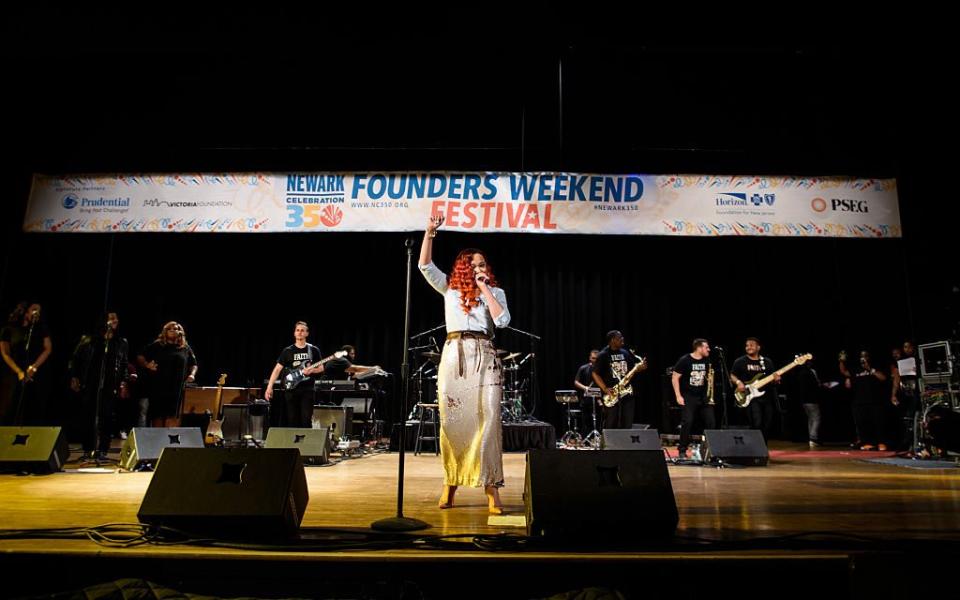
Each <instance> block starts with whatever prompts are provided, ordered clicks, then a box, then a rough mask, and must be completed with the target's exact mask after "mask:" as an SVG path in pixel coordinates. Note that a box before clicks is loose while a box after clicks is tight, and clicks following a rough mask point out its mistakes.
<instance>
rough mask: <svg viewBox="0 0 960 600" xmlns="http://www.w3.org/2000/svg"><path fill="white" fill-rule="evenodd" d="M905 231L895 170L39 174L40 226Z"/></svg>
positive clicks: (36, 228)
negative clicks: (869, 173)
mask: <svg viewBox="0 0 960 600" xmlns="http://www.w3.org/2000/svg"><path fill="white" fill-rule="evenodd" d="M432 213H442V214H443V215H445V216H446V224H445V227H446V228H447V229H451V230H455V231H472V232H523V233H577V234H614V235H671V236H721V235H723V236H728V235H753V236H786V237H857V238H890V237H900V235H901V231H900V211H899V206H898V203H897V184H896V180H894V179H851V178H841V177H756V176H716V175H597V174H579V173H453V172H444V173H399V172H391V173H374V172H370V173H226V174H218V173H197V174H153V175H98V176H49V175H35V176H34V180H33V187H32V189H31V192H30V200H29V204H28V207H27V213H26V218H25V220H24V225H23V227H24V230H25V231H28V232H90V233H108V232H115V233H126V232H144V231H146V232H159V231H169V232H190V233H207V232H217V233H221V232H222V233H251V232H254V233H260V232H262V233H274V232H285V231H291V232H326V231H416V230H422V229H423V227H424V224H425V223H426V222H427V218H428V216H429V215H430V214H432Z"/></svg>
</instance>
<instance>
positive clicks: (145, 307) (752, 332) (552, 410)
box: [5, 231, 946, 427]
mask: <svg viewBox="0 0 960 600" xmlns="http://www.w3.org/2000/svg"><path fill="white" fill-rule="evenodd" d="M412 235H414V237H415V238H416V240H417V247H419V242H420V237H421V235H419V234H417V233H414V234H412ZM406 237H407V234H402V233H393V234H384V233H323V234H275V235H269V234H220V235H217V234H210V235H198V234H192V235H191V234H145V235H116V236H109V235H90V234H84V235H76V234H44V235H23V236H21V238H20V240H19V243H18V244H16V246H15V247H14V249H13V254H12V257H11V258H12V260H11V261H10V263H9V265H8V286H7V287H8V292H7V293H6V294H5V297H7V298H10V299H11V300H13V299H14V298H21V297H22V298H25V299H32V300H35V301H39V302H41V303H42V304H43V305H44V316H45V318H46V320H47V322H48V324H49V326H50V330H51V334H52V338H53V341H54V349H55V350H54V355H53V358H52V360H51V364H50V366H49V368H50V369H51V370H52V371H53V372H54V373H55V374H57V378H58V382H59V385H58V387H57V388H56V389H57V390H58V393H57V394H56V395H55V396H56V397H55V402H54V403H55V404H56V405H58V406H59V407H60V408H59V410H58V413H57V415H56V416H57V417H59V418H66V416H67V415H69V414H70V407H69V405H68V404H69V402H71V401H72V400H71V397H70V395H69V394H68V393H67V391H66V387H65V384H66V377H65V364H66V360H67V359H68V356H69V353H70V351H71V350H72V348H73V346H74V345H75V344H76V342H77V340H78V339H79V337H80V335H82V334H83V333H84V332H87V331H89V330H90V328H92V327H93V326H94V324H95V323H96V321H97V317H98V315H99V313H100V312H101V310H102V308H103V306H104V298H106V305H107V306H108V307H110V308H111V309H114V310H116V311H118V312H119V313H120V318H121V329H122V331H123V334H124V335H125V336H126V337H127V338H128V339H129V340H130V342H131V344H132V347H133V348H141V347H142V346H144V345H145V344H147V343H149V342H150V341H151V340H152V339H154V338H155V337H156V335H157V334H158V333H159V331H160V328H161V325H162V324H163V323H164V322H166V321H167V320H171V319H175V320H177V321H179V322H181V323H183V324H184V325H185V327H186V330H187V336H188V339H189V341H190V343H191V345H192V346H193V347H194V349H195V351H196V353H197V356H198V359H199V362H200V371H199V374H198V381H199V383H200V384H203V385H214V384H215V381H216V378H217V375H218V374H219V373H221V372H225V373H227V374H228V376H229V379H228V381H229V384H231V385H250V386H259V385H260V384H261V383H262V380H263V379H264V378H266V377H267V376H268V375H269V372H270V369H271V368H272V366H273V364H274V360H275V359H276V357H277V355H278V354H279V352H280V350H281V349H282V348H283V347H284V346H285V345H287V344H289V343H291V341H292V332H293V325H294V322H295V321H297V320H301V319H302V320H306V321H307V322H308V323H309V324H310V326H311V338H310V340H311V341H312V342H313V343H316V344H318V345H319V346H320V348H321V350H322V351H323V352H324V354H328V353H330V352H333V351H334V350H336V349H338V348H339V347H340V346H341V345H342V344H346V343H349V344H353V345H355V346H356V347H357V348H358V352H359V357H358V362H360V363H362V364H380V365H382V366H383V367H384V368H386V369H387V370H388V371H390V372H393V373H396V374H398V375H399V373H400V362H401V355H402V339H401V338H402V333H403V331H402V329H403V300H404V274H405V259H406V257H405V248H404V243H403V242H404V239H405V238H406ZM435 241H436V249H435V260H436V262H437V263H438V264H439V265H440V266H441V268H443V269H444V270H449V264H450V262H451V261H452V259H453V257H454V256H455V254H456V253H457V252H458V251H459V249H461V248H463V247H468V246H477V247H479V248H481V249H484V250H485V251H486V252H487V254H488V259H489V260H490V261H491V263H492V265H493V266H494V268H495V270H496V273H497V277H498V279H499V280H500V282H501V285H502V287H503V288H504V289H505V290H506V293H507V299H508V302H509V306H510V311H511V314H512V322H511V325H512V326H514V327H516V328H518V329H521V330H525V331H529V332H532V333H534V334H536V335H539V336H540V337H541V338H542V340H541V341H540V342H538V343H537V344H536V345H535V346H531V343H530V341H529V339H528V338H526V337H525V336H522V335H520V334H517V333H514V332H511V331H501V332H499V333H498V335H497V344H498V346H499V347H500V348H503V349H506V350H511V351H517V352H523V353H524V354H526V353H528V352H535V354H536V358H535V361H536V372H537V375H538V383H539V391H540V394H539V396H538V397H536V398H534V397H533V396H532V394H530V393H529V391H528V393H527V394H525V395H524V399H525V405H526V406H527V408H528V409H529V410H532V411H533V412H534V413H535V414H536V416H538V417H540V418H541V419H543V420H546V421H548V422H552V423H554V424H556V425H557V426H558V427H560V426H562V425H563V421H562V417H563V415H562V413H561V411H560V407H559V405H557V404H556V402H555V401H554V398H553V391H554V390H557V389H569V388H571V387H572V381H573V376H574V374H575V372H576V369H577V367H578V366H579V365H580V364H582V363H583V362H585V359H586V355H587V353H588V352H589V350H590V349H591V348H600V347H602V346H603V344H604V334H605V332H606V331H608V330H609V329H620V330H621V331H623V333H624V335H625V336H626V339H627V344H628V346H629V347H631V348H634V349H635V350H636V351H637V352H638V353H640V354H642V355H644V356H647V357H649V360H650V369H649V370H648V372H647V373H645V374H643V375H641V376H640V377H639V378H638V380H637V382H636V387H637V388H638V391H639V394H640V405H639V407H638V411H637V418H636V421H637V422H643V423H651V424H653V425H654V426H657V427H659V426H661V415H662V410H661V407H662V406H663V405H662V401H663V399H664V397H663V393H662V384H663V381H664V379H663V374H664V372H665V371H666V369H668V368H669V367H670V366H671V365H672V364H673V363H674V362H675V361H676V359H677V358H678V357H679V356H680V355H682V354H683V353H684V352H687V351H689V346H690V342H691V340H692V339H694V338H695V337H706V338H708V339H709V340H710V341H711V342H712V343H713V344H714V345H721V346H723V347H724V348H726V349H727V357H728V359H729V361H731V362H732V360H733V359H734V358H735V357H736V356H739V355H740V354H741V353H742V346H743V340H744V338H745V337H746V336H757V337H759V338H760V339H761V340H762V341H763V343H764V352H765V353H766V354H768V355H770V356H771V357H773V358H774V359H775V360H777V361H779V362H785V361H789V360H790V359H792V358H793V356H794V355H795V354H799V353H805V352H812V353H813V354H814V356H815V357H816V362H817V363H818V364H819V365H820V369H821V375H822V376H824V377H829V375H830V374H831V373H832V372H833V371H834V370H835V366H836V360H835V358H836V355H837V352H838V351H839V350H840V349H847V350H850V351H854V350H856V349H857V348H861V347H867V348H870V349H872V350H873V351H874V353H875V354H876V355H878V356H886V355H887V354H888V351H887V349H888V348H889V347H891V346H893V345H896V344H897V343H898V340H901V339H903V338H906V337H909V336H910V335H911V330H910V321H911V315H910V312H909V311H908V306H909V302H908V297H907V294H906V291H905V290H906V289H907V286H906V282H905V271H904V269H903V266H902V265H903V262H904V246H905V243H904V242H903V241H901V240H817V239H770V240H757V239H743V238H724V239H700V238H663V237H632V236H548V235H519V234H513V235H505V234H488V235H465V234H460V233H454V232H448V231H442V232H441V234H440V235H439V236H438V237H437V238H436V240H435ZM111 245H112V261H110V257H111ZM414 259H416V256H415V257H414ZM108 261H110V262H111V269H110V273H109V278H108V277H107V264H108ZM413 274H414V280H413V295H412V319H411V328H412V331H413V332H417V331H422V330H426V329H429V328H431V327H433V326H435V325H438V324H442V323H443V314H442V301H441V297H440V296H439V295H438V294H436V293H435V292H434V291H433V290H432V289H431V288H429V287H428V286H427V284H426V283H425V282H424V280H423V278H422V277H421V276H420V274H419V272H418V271H417V270H416V267H415V266H414V273H413ZM6 304H7V305H12V304H13V302H10V301H8V302H7V303H6ZM930 325H931V328H930V330H929V331H930V335H931V336H932V337H934V338H935V337H937V335H936V332H937V327H936V323H931V324H930ZM943 325H944V326H945V325H946V324H945V323H944V324H943ZM940 331H943V330H942V329H941V330H940ZM441 336H442V333H440V334H439V335H437V338H438V341H440V342H441V343H442V337H441ZM924 339H927V338H924ZM714 356H715V357H716V356H717V355H716V354H715V355H714ZM531 362H533V361H532V360H531V361H528V362H527V364H526V365H525V366H524V368H523V369H522V370H521V373H520V375H521V379H524V378H528V377H529V369H528V368H527V367H529V366H530V364H531ZM413 366H414V367H416V366H417V364H416V363H414V364H413ZM530 387H532V385H531V386H530ZM528 389H529V388H528ZM397 391H398V390H393V392H394V393H393V394H392V396H391V403H392V407H390V408H389V409H387V408H386V407H385V410H384V416H385V417H386V418H387V419H388V420H393V419H395V418H396V416H397V415H396V408H395V407H396V406H397V404H396V402H397V401H398V398H397V395H396V392H397ZM718 400H719V397H718ZM738 419H739V417H738V416H737V415H733V416H732V417H731V420H732V421H733V422H737V420H738Z"/></svg>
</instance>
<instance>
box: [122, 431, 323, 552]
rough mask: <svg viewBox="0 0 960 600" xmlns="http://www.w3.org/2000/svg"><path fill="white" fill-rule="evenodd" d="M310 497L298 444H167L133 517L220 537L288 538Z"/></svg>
mask: <svg viewBox="0 0 960 600" xmlns="http://www.w3.org/2000/svg"><path fill="white" fill-rule="evenodd" d="M308 500H309V494H308V492H307V479H306V476H305V474H304V472H303V461H302V459H301V458H300V451H299V450H297V449H293V448H202V449H201V448H167V449H165V451H164V453H163V460H162V461H161V462H160V464H159V465H157V470H156V472H155V473H154V474H153V479H152V480H151V481H150V486H149V487H148V488H147V492H146V494H144V497H143V502H142V503H141V505H140V511H139V512H138V513H137V516H138V517H139V519H140V521H141V522H142V523H147V524H152V525H162V526H167V527H172V528H174V529H179V530H183V531H188V532H196V533H201V534H205V535H211V536H215V537H220V538H231V539H238V538H289V537H292V536H294V535H295V534H296V532H297V530H298V529H299V528H300V522H301V521H302V520H303V514H304V512H305V511H306V508H307V502H308Z"/></svg>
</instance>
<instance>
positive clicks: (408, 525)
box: [370, 238, 439, 531]
mask: <svg viewBox="0 0 960 600" xmlns="http://www.w3.org/2000/svg"><path fill="white" fill-rule="evenodd" d="M413 243H414V242H413V238H407V239H406V240H404V245H405V246H406V247H407V296H406V299H405V301H404V315H403V364H402V365H401V366H400V378H401V379H402V381H403V383H402V385H403V405H401V407H400V410H399V411H398V413H397V414H399V415H400V435H399V438H400V460H399V461H398V463H397V516H395V517H388V518H385V519H380V520H377V521H374V522H373V523H371V524H370V528H371V529H375V530H377V531H416V530H418V529H426V528H427V527H429V526H430V525H428V524H427V523H425V522H423V521H421V520H419V519H413V518H410V517H404V516H403V467H404V460H405V457H406V448H407V436H406V433H407V420H406V419H405V418H404V411H405V409H406V407H407V405H408V403H409V400H410V358H409V356H408V355H409V352H408V348H409V347H410V272H411V269H412V266H411V265H412V263H413ZM434 329H439V327H435V328H434ZM430 331H433V329H432V330H430Z"/></svg>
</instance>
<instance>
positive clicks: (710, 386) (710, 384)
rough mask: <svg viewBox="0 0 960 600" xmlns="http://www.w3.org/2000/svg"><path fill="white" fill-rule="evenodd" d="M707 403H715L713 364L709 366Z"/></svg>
mask: <svg viewBox="0 0 960 600" xmlns="http://www.w3.org/2000/svg"><path fill="white" fill-rule="evenodd" d="M707 404H708V405H710V406H712V405H714V404H715V403H714V401H713V365H708V366H707Z"/></svg>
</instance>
